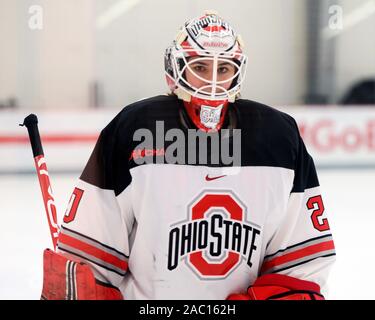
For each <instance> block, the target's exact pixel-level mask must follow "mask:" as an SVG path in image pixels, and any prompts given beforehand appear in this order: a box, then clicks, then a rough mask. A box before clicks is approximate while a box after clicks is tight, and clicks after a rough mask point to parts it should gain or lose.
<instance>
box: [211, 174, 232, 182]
mask: <svg viewBox="0 0 375 320" xmlns="http://www.w3.org/2000/svg"><path fill="white" fill-rule="evenodd" d="M226 176H227V175H226V174H225V175H223V176H218V177H212V178H210V177H209V176H208V175H206V181H213V180H217V179H220V178H224V177H226Z"/></svg>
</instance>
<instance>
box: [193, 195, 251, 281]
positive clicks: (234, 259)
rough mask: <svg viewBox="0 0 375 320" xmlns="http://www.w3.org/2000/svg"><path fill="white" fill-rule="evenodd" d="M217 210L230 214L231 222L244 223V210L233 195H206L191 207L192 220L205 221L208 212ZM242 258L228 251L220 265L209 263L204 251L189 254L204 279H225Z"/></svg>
mask: <svg viewBox="0 0 375 320" xmlns="http://www.w3.org/2000/svg"><path fill="white" fill-rule="evenodd" d="M212 209H217V210H220V211H225V212H227V213H228V214H229V218H230V219H231V220H235V221H236V220H237V221H239V222H243V219H244V209H243V207H242V206H241V205H240V203H239V201H238V200H236V199H235V198H234V197H233V196H232V195H231V194H204V195H203V196H202V197H201V198H200V199H199V200H198V201H197V202H195V203H194V204H193V205H192V206H191V207H190V211H191V217H192V220H193V221H194V220H201V219H205V215H206V213H207V212H208V211H210V210H212ZM240 259H241V256H240V254H239V253H237V252H231V251H227V257H226V258H225V259H224V260H222V261H221V262H219V263H215V262H212V261H207V259H206V258H205V257H204V256H203V251H198V252H193V253H190V254H189V258H188V261H189V262H190V265H191V266H192V267H193V268H194V269H195V270H196V272H198V274H200V275H201V276H202V277H225V276H227V275H228V274H229V273H230V272H231V271H232V269H233V268H235V266H236V265H237V264H238V263H239V262H240Z"/></svg>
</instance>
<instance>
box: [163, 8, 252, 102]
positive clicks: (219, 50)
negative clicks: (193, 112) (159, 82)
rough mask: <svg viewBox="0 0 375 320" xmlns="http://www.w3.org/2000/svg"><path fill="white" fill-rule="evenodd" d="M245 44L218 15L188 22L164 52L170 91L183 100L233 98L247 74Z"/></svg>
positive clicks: (232, 99) (209, 15)
mask: <svg viewBox="0 0 375 320" xmlns="http://www.w3.org/2000/svg"><path fill="white" fill-rule="evenodd" d="M242 46H243V43H242V40H241V38H240V36H238V35H236V34H235V32H234V31H233V29H232V28H231V27H230V25H229V24H228V23H227V22H225V21H223V20H222V19H221V18H219V17H218V16H217V15H212V14H208V15H205V16H203V17H201V18H198V19H193V20H191V21H189V22H187V23H186V24H185V26H184V27H183V28H182V29H181V30H180V32H179V34H178V35H177V38H176V40H175V41H174V42H173V44H172V45H171V46H170V47H168V48H167V50H166V53H165V71H166V77H167V82H168V85H169V87H170V89H171V91H172V92H174V93H176V94H177V95H178V96H179V97H180V98H182V99H183V100H189V98H190V97H191V96H192V97H196V98H200V99H205V100H211V101H221V100H228V101H234V100H235V98H236V96H237V95H238V94H239V92H240V88H241V84H242V83H243V81H244V78H245V74H246V62H247V57H246V56H245V55H244V54H243V53H242ZM227 71H228V72H227Z"/></svg>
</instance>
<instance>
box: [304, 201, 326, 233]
mask: <svg viewBox="0 0 375 320" xmlns="http://www.w3.org/2000/svg"><path fill="white" fill-rule="evenodd" d="M306 205H307V208H308V209H309V210H312V209H315V210H314V211H313V213H312V214H311V221H312V223H313V225H314V228H315V229H316V230H319V231H327V230H329V224H328V220H327V219H322V220H321V221H320V220H319V218H320V217H321V216H322V215H323V213H324V205H323V200H322V197H321V196H316V197H311V198H310V199H309V200H308V201H307V204H306Z"/></svg>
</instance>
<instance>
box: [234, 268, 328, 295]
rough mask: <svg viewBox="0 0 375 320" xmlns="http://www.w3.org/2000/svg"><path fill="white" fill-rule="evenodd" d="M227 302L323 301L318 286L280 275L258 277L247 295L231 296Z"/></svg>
mask: <svg viewBox="0 0 375 320" xmlns="http://www.w3.org/2000/svg"><path fill="white" fill-rule="evenodd" d="M227 300H324V296H323V295H322V294H321V293H320V287H319V285H318V284H316V283H314V282H310V281H305V280H300V279H297V278H294V277H289V276H286V275H282V274H267V275H264V276H261V277H259V278H258V279H257V280H256V281H255V282H254V284H253V285H251V286H250V287H249V288H248V289H247V294H231V295H229V296H228V297H227Z"/></svg>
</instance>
